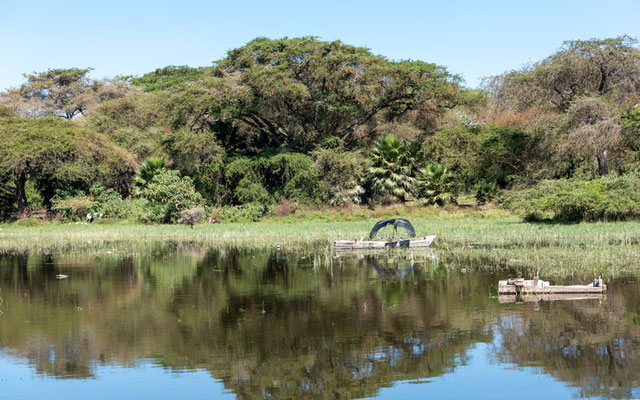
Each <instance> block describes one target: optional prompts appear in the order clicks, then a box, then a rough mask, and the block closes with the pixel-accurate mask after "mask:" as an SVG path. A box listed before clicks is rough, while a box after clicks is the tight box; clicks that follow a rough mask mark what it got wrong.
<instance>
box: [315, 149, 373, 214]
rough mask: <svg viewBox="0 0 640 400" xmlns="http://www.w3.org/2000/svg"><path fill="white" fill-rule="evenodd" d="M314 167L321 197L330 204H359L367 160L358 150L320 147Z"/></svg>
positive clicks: (316, 153) (362, 193)
mask: <svg viewBox="0 0 640 400" xmlns="http://www.w3.org/2000/svg"><path fill="white" fill-rule="evenodd" d="M314 158H315V163H314V167H315V169H316V171H317V173H318V175H319V176H320V178H321V181H320V189H319V190H320V193H321V199H322V200H324V201H326V202H327V203H328V204H329V205H331V206H346V205H349V204H361V203H362V201H363V199H362V197H363V195H364V193H365V190H364V188H363V186H362V184H363V180H364V175H365V170H366V167H367V160H366V159H365V158H364V157H363V156H362V154H360V153H359V152H353V151H344V150H339V149H338V150H333V149H320V150H317V151H316V152H315V153H314Z"/></svg>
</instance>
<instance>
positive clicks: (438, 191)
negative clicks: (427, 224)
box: [418, 164, 457, 206]
mask: <svg viewBox="0 0 640 400" xmlns="http://www.w3.org/2000/svg"><path fill="white" fill-rule="evenodd" d="M453 180H454V176H453V174H452V173H451V172H449V171H448V170H447V168H446V167H443V166H442V165H440V164H428V165H427V167H426V168H425V169H422V170H420V173H419V176H418V193H419V194H420V197H422V198H424V199H425V200H426V202H427V204H437V205H439V206H443V205H444V204H445V203H455V202H456V197H457V194H456V188H455V183H454V181H453Z"/></svg>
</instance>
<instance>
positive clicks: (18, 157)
mask: <svg viewBox="0 0 640 400" xmlns="http://www.w3.org/2000/svg"><path fill="white" fill-rule="evenodd" d="M0 142H1V143H2V146H0V176H8V177H11V185H10V188H9V190H10V191H11V192H12V193H13V198H14V201H15V203H16V204H17V207H18V212H19V213H23V212H24V211H25V209H26V208H27V206H28V204H27V196H26V192H25V184H26V182H27V180H31V181H32V182H34V183H35V184H36V186H37V187H38V188H39V189H40V191H41V192H42V195H43V200H44V203H45V204H47V205H48V204H49V203H50V200H51V198H52V197H53V195H54V193H55V190H56V189H68V188H69V187H78V188H88V187H90V186H91V185H92V184H94V183H96V182H102V183H104V184H105V185H107V186H110V187H114V188H116V189H118V190H119V191H120V192H121V193H122V194H127V193H129V192H130V189H131V188H130V182H131V177H132V176H133V174H134V173H135V170H136V169H137V163H136V162H135V160H134V159H133V157H132V156H131V155H130V154H129V153H128V152H127V151H126V150H124V149H122V148H120V147H118V146H116V145H114V144H112V143H111V142H110V141H109V140H108V139H107V138H105V137H104V136H102V135H99V134H95V133H92V132H90V131H87V130H86V129H84V128H83V127H81V126H78V125H76V124H73V123H70V122H66V121H61V120H59V119H56V118H51V117H50V118H40V119H30V118H20V117H9V118H0Z"/></svg>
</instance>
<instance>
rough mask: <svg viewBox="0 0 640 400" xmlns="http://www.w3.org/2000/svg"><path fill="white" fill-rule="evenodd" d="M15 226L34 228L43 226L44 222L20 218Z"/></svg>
mask: <svg viewBox="0 0 640 400" xmlns="http://www.w3.org/2000/svg"><path fill="white" fill-rule="evenodd" d="M13 225H15V226H23V227H27V228H34V227H38V226H42V221H40V220H38V219H35V218H20V219H19V220H17V221H15V222H14V223H13Z"/></svg>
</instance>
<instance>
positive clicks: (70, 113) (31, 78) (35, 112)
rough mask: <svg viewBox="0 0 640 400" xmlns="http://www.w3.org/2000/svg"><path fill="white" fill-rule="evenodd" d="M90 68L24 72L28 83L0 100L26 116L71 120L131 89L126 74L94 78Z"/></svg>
mask: <svg viewBox="0 0 640 400" xmlns="http://www.w3.org/2000/svg"><path fill="white" fill-rule="evenodd" d="M90 71H91V68H67V69H49V70H47V71H45V72H39V73H37V72H34V73H32V74H25V75H24V77H25V78H26V79H27V82H25V83H23V84H22V85H21V86H20V87H18V88H16V89H11V90H8V91H7V92H5V93H2V94H0V103H3V104H6V105H10V106H12V107H14V108H15V109H16V110H17V111H18V112H19V113H20V114H21V115H23V116H27V117H34V118H38V117H46V116H57V117H61V118H64V119H67V120H70V119H72V118H74V117H76V116H78V115H84V114H85V113H86V112H87V111H88V110H89V109H91V108H92V107H93V106H95V104H97V103H98V102H100V101H104V100H109V99H113V98H119V97H123V96H125V95H126V94H128V93H129V92H130V91H131V89H130V87H129V86H128V84H127V83H126V81H127V78H126V77H119V78H114V79H105V80H102V81H99V80H92V79H90V78H89V77H88V76H87V75H88V73H89V72H90Z"/></svg>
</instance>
